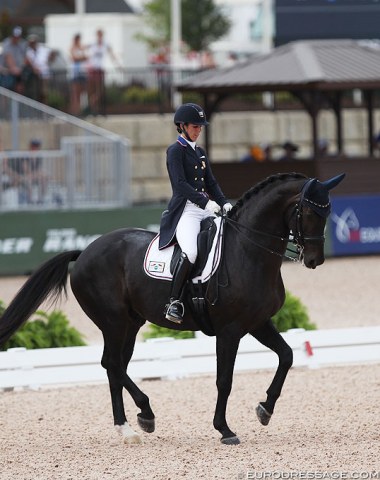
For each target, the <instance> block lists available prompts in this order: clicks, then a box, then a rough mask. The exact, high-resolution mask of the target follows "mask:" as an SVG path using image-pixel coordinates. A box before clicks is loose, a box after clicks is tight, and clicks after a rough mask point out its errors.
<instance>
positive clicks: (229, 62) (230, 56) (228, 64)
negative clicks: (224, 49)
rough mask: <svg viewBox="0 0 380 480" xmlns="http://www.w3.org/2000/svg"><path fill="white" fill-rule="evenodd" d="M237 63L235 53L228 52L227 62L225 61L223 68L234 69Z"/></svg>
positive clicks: (237, 58) (237, 59)
mask: <svg viewBox="0 0 380 480" xmlns="http://www.w3.org/2000/svg"><path fill="white" fill-rule="evenodd" d="M238 61H239V57H238V55H237V53H235V52H229V53H228V57H227V60H226V61H225V64H224V65H223V66H224V67H227V68H231V67H234V66H235V65H236V64H237V63H238Z"/></svg>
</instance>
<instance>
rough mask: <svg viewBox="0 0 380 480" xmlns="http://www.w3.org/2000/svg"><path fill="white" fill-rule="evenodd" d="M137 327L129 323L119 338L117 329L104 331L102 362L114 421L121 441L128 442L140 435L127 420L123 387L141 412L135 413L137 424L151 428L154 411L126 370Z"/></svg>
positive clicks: (145, 429) (150, 430) (133, 442)
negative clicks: (124, 332)
mask: <svg viewBox="0 0 380 480" xmlns="http://www.w3.org/2000/svg"><path fill="white" fill-rule="evenodd" d="M139 328H140V327H139V326H135V325H133V326H130V327H129V328H128V329H127V332H126V335H125V337H124V339H122V338H120V337H121V335H120V332H118V335H110V334H107V335H104V332H103V335H104V352H103V358H102V366H103V367H104V368H105V369H106V370H107V376H108V381H109V387H110V393H111V401H112V410H113V416H114V424H115V427H116V428H117V430H118V431H120V433H121V434H122V435H123V437H124V442H125V443H127V444H136V443H141V439H140V436H139V435H138V434H137V433H136V432H135V431H134V430H133V429H132V428H131V427H130V426H129V424H128V422H127V418H126V416H125V409H124V402H123V387H124V388H126V390H127V391H128V393H129V394H130V395H131V397H132V399H133V401H134V402H135V404H136V406H137V407H139V408H140V409H141V413H139V414H138V422H139V425H140V427H141V428H142V429H143V430H144V431H146V432H148V433H150V432H153V431H154V414H153V412H152V409H151V408H150V403H149V398H148V397H147V395H145V394H144V393H143V392H142V391H141V390H140V389H139V388H138V387H137V385H136V384H135V383H134V382H133V381H132V380H131V378H130V377H129V376H128V375H127V373H126V369H127V366H128V363H129V361H130V359H131V357H132V353H133V349H134V345H135V341H136V335H137V332H138V331H139Z"/></svg>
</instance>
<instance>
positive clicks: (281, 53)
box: [178, 40, 380, 94]
mask: <svg viewBox="0 0 380 480" xmlns="http://www.w3.org/2000/svg"><path fill="white" fill-rule="evenodd" d="M352 88H362V89H380V46H379V45H378V44H374V43H373V42H369V41H357V40H308V41H296V42H291V43H288V44H286V45H282V46H280V47H278V48H276V49H274V50H273V51H272V52H271V53H269V54H266V55H257V56H255V57H253V58H251V59H250V60H249V61H247V62H245V63H240V64H237V65H234V66H233V67H230V68H217V69H212V70H207V71H204V72H202V73H200V74H198V75H194V76H193V77H190V78H188V79H186V80H185V81H182V82H181V83H179V84H178V90H179V91H197V92H199V93H224V94H228V93H239V92H244V91H246V92H248V91H266V90H269V91H280V90H287V91H295V90H313V89H316V90H343V89H352Z"/></svg>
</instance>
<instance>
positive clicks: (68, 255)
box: [0, 250, 82, 347]
mask: <svg viewBox="0 0 380 480" xmlns="http://www.w3.org/2000/svg"><path fill="white" fill-rule="evenodd" d="M81 253H82V252H81V251H80V250H72V251H70V252H63V253H60V254H59V255H56V256H55V257H53V258H51V259H50V260H48V261H47V262H45V263H43V264H42V265H41V266H40V267H39V268H38V269H37V270H36V271H35V272H34V273H33V274H32V275H31V276H30V277H29V278H28V280H27V281H26V282H25V283H24V285H23V286H22V287H21V289H20V290H19V291H18V293H17V295H16V296H15V297H14V299H13V300H12V302H11V303H10V304H9V306H8V308H7V309H6V310H5V311H4V313H3V315H2V316H1V318H0V347H1V346H2V345H3V344H4V343H5V342H6V341H7V340H8V339H9V338H10V337H11V335H13V334H14V333H15V332H16V330H17V329H18V328H20V327H21V325H22V324H23V323H24V322H26V320H28V318H29V317H30V316H31V315H32V314H33V313H34V312H35V311H36V310H37V309H38V307H39V306H40V305H41V303H42V302H43V301H44V300H46V299H48V298H51V299H52V303H54V302H55V301H57V300H58V298H59V297H60V295H61V294H62V291H63V292H64V293H65V295H66V283H67V276H68V272H69V263H70V262H74V261H75V260H76V259H77V258H78V257H79V255H80V254H81Z"/></svg>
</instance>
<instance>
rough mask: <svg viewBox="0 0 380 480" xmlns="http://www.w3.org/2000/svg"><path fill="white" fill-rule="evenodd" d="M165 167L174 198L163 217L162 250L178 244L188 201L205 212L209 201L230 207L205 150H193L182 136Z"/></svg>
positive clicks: (172, 147)
mask: <svg viewBox="0 0 380 480" xmlns="http://www.w3.org/2000/svg"><path fill="white" fill-rule="evenodd" d="M166 166H167V169H168V172H169V179H170V183H171V186H172V190H173V196H172V198H171V199H170V201H169V204H168V208H167V210H165V211H164V212H163V214H162V217H161V224H160V241H159V248H160V249H162V248H165V247H167V246H169V245H171V244H172V243H173V242H174V241H175V239H174V237H175V232H176V228H177V224H178V222H179V219H180V218H181V215H182V212H183V210H184V208H185V205H186V201H187V200H190V202H192V203H194V204H195V205H198V207H199V208H203V209H204V208H205V207H206V204H207V202H208V201H209V199H211V200H214V201H215V202H216V203H217V204H218V205H220V207H223V205H224V204H225V203H227V199H226V197H225V196H224V195H223V192H222V190H221V189H220V187H219V185H218V183H217V181H216V179H215V177H214V175H213V173H212V170H211V166H210V162H209V160H208V158H207V156H206V153H205V151H204V150H203V148H200V147H198V146H196V147H195V150H194V149H193V148H192V147H191V145H189V144H188V143H187V142H186V140H185V139H184V138H182V137H181V136H179V137H178V139H177V141H176V142H175V143H173V144H172V145H170V146H169V148H168V149H167V152H166Z"/></svg>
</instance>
